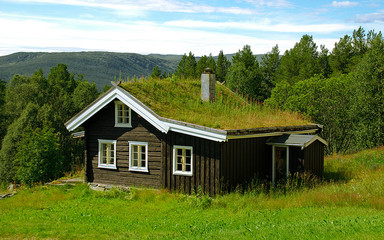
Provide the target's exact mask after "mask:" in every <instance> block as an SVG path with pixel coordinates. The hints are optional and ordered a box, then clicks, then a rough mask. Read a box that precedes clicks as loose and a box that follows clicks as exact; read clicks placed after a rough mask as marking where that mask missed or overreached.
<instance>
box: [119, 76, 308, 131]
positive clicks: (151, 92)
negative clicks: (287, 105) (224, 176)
mask: <svg viewBox="0 0 384 240" xmlns="http://www.w3.org/2000/svg"><path fill="white" fill-rule="evenodd" d="M120 86H121V87H122V88H124V89H126V90H127V91H128V92H129V93H130V94H132V95H133V96H135V97H136V98H137V99H139V100H140V101H141V102H143V103H144V104H145V105H147V106H148V107H149V108H151V109H152V110H153V111H154V112H156V113H157V114H158V115H160V116H162V117H165V118H170V119H174V120H178V121H183V122H188V123H193V124H198V125H202V126H206V127H211V128H216V129H224V130H229V129H248V128H261V127H277V126H297V125H305V124H311V123H310V121H308V119H305V118H304V117H303V116H302V115H300V114H299V113H295V112H286V111H281V110H278V109H271V108H269V107H266V106H264V105H263V104H261V103H258V102H257V101H255V100H254V99H250V98H248V97H247V96H245V97H244V96H241V95H239V94H236V93H234V92H232V91H231V90H229V89H228V88H226V87H225V86H223V85H220V84H216V98H215V101H214V102H202V101H201V98H200V92H201V88H200V87H201V86H200V79H197V80H187V79H178V78H167V79H140V80H134V81H127V82H123V83H121V84H120Z"/></svg>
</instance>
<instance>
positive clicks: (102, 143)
mask: <svg viewBox="0 0 384 240" xmlns="http://www.w3.org/2000/svg"><path fill="white" fill-rule="evenodd" d="M98 167H99V168H111V169H116V140H104V139H99V165H98Z"/></svg>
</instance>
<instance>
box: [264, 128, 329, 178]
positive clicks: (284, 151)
mask: <svg viewBox="0 0 384 240" xmlns="http://www.w3.org/2000/svg"><path fill="white" fill-rule="evenodd" d="M266 144H267V145H271V146H272V182H275V181H278V180H280V179H281V178H285V177H287V176H288V174H289V173H294V172H304V171H306V172H311V173H313V174H315V175H317V176H322V175H323V171H324V146H326V145H327V142H326V141H325V140H324V139H322V138H321V137H319V136H318V135H298V134H283V135H281V136H276V137H272V138H270V139H268V141H267V142H266Z"/></svg>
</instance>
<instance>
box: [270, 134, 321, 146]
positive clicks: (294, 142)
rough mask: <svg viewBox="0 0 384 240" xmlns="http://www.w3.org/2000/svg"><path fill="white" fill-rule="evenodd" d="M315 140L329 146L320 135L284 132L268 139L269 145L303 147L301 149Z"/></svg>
mask: <svg viewBox="0 0 384 240" xmlns="http://www.w3.org/2000/svg"><path fill="white" fill-rule="evenodd" d="M315 141H319V142H321V143H322V144H324V145H326V146H328V143H327V141H325V140H324V139H323V138H321V137H320V136H318V135H299V134H283V135H281V136H276V137H272V138H270V139H268V141H267V145H273V146H291V147H301V149H304V148H306V147H308V146H309V145H311V144H312V143H313V142H315Z"/></svg>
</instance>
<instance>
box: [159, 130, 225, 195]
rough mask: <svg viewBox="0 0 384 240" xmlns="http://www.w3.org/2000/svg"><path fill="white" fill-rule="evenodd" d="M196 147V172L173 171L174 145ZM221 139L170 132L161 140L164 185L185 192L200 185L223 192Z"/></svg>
mask: <svg viewBox="0 0 384 240" xmlns="http://www.w3.org/2000/svg"><path fill="white" fill-rule="evenodd" d="M174 145H181V146H192V147H193V175H192V176H180V175H173V146H174ZM221 145H222V143H218V142H214V141H210V140H206V139H202V138H197V137H193V136H189V135H185V134H181V133H175V132H171V131H170V132H168V134H167V135H166V136H165V138H164V141H163V143H162V149H163V150H162V152H163V162H162V169H163V175H162V183H163V186H164V187H165V188H168V189H170V190H176V191H181V192H185V193H191V192H193V191H195V192H197V191H198V190H199V189H201V190H203V191H204V192H206V193H209V194H210V195H214V194H215V193H218V192H220V177H221V176H220V164H221V163H220V156H221Z"/></svg>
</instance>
